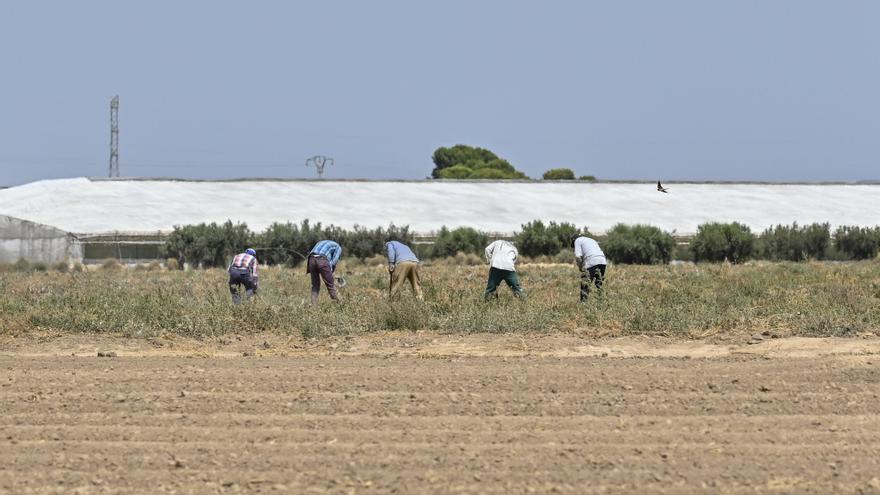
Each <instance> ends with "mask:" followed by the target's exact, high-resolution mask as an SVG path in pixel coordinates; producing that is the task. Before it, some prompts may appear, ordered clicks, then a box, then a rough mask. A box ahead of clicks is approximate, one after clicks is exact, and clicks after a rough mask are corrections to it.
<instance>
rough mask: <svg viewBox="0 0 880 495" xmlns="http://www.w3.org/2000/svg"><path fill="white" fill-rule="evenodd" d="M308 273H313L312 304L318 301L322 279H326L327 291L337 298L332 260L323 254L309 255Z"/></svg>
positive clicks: (331, 297)
mask: <svg viewBox="0 0 880 495" xmlns="http://www.w3.org/2000/svg"><path fill="white" fill-rule="evenodd" d="M306 272H307V273H310V274H311V275H312V304H317V303H318V294H320V293H321V279H322V278H323V279H324V285H326V286H327V292H329V293H330V299H333V300H334V301H335V300H337V296H336V281H335V280H334V279H333V268H331V267H330V262H329V261H327V258H324V257H323V256H314V255H309V264H308V268H307V269H306Z"/></svg>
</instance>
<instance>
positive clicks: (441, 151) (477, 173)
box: [431, 144, 528, 179]
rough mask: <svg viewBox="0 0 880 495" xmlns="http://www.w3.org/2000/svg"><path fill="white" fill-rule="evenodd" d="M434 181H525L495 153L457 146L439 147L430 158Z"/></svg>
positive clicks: (462, 145) (517, 171)
mask: <svg viewBox="0 0 880 495" xmlns="http://www.w3.org/2000/svg"><path fill="white" fill-rule="evenodd" d="M431 158H432V160H433V161H434V170H432V171H431V177H434V178H435V179H527V178H528V177H527V176H526V174H524V173H522V172H520V171H519V170H517V169H516V168H514V166H513V165H511V164H510V162H508V161H507V160H504V159H503V158H499V157H498V156H497V155H496V154H495V153H492V152H491V151H489V150H487V149H484V148H478V147H474V146H467V145H464V144H457V145H455V146H453V147H451V148H446V147H442V146H441V147H440V148H437V149H436V150H435V151H434V155H433V156H432V157H431Z"/></svg>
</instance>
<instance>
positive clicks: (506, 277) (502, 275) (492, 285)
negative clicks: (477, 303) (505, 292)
mask: <svg viewBox="0 0 880 495" xmlns="http://www.w3.org/2000/svg"><path fill="white" fill-rule="evenodd" d="M502 281H504V282H507V285H508V286H510V290H512V291H513V294H514V295H515V296H516V297H523V296H525V294H524V293H523V290H522V286H521V285H519V277H518V276H517V275H516V272H515V271H513V270H501V269H500V268H495V267H491V268H489V282H488V283H487V284H486V292H485V293H483V299H485V300H487V301H488V300H489V298H490V297H491V296H492V294H495V291H496V290H497V289H498V286H499V285H501V282H502Z"/></svg>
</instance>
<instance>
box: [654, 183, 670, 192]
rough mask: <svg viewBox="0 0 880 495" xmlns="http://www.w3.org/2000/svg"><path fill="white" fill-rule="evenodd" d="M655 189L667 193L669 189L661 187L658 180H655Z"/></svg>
mask: <svg viewBox="0 0 880 495" xmlns="http://www.w3.org/2000/svg"><path fill="white" fill-rule="evenodd" d="M657 190H658V191H660V192H662V193H669V191H668V190H667V189H666V188H665V187H663V185H662V184H660V181H659V180H658V181H657Z"/></svg>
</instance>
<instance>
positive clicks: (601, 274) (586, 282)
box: [581, 265, 605, 302]
mask: <svg viewBox="0 0 880 495" xmlns="http://www.w3.org/2000/svg"><path fill="white" fill-rule="evenodd" d="M604 281H605V265H595V266H591V267H589V268H587V271H585V272H581V302H584V301H586V300H587V297H588V296H589V295H590V290H592V288H593V286H595V287H596V293H598V294H602V282H604Z"/></svg>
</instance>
